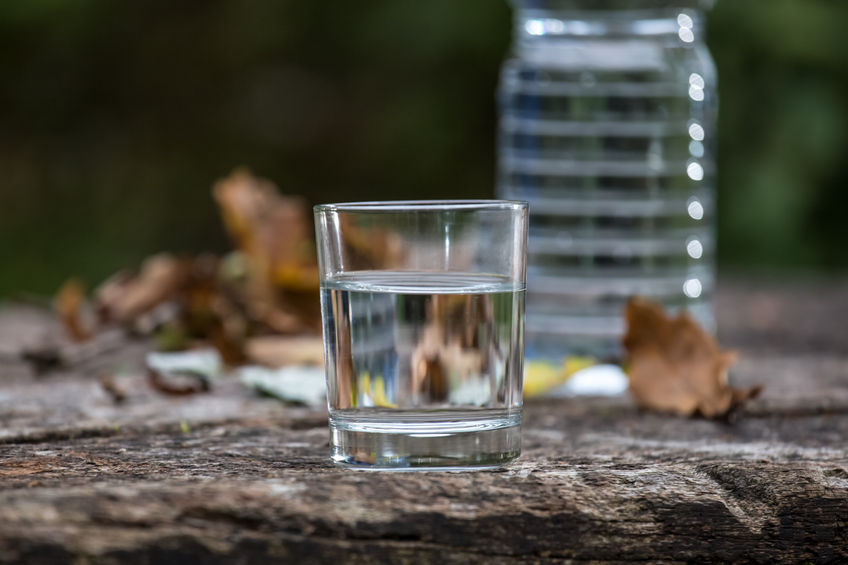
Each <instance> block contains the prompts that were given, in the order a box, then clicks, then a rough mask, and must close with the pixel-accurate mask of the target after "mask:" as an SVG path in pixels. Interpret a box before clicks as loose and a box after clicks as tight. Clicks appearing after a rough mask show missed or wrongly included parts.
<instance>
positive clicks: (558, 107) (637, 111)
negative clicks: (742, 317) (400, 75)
mask: <svg viewBox="0 0 848 565" xmlns="http://www.w3.org/2000/svg"><path fill="white" fill-rule="evenodd" d="M711 3H712V1H711V0H618V1H615V0H514V1H513V4H514V8H515V16H514V17H515V29H514V38H513V46H512V54H511V56H510V57H509V58H508V59H507V60H506V61H505V63H504V65H503V68H502V72H501V79H500V85H499V89H498V104H499V112H500V121H499V132H498V193H499V196H500V197H502V198H510V199H520V200H527V201H528V202H529V203H530V234H529V246H528V253H529V256H528V272H527V318H526V336H525V337H526V351H527V357H528V360H532V359H540V360H548V361H551V362H552V363H556V364H559V363H561V362H562V360H563V358H566V357H568V356H572V355H576V356H591V357H594V358H595V359H598V360H618V359H619V358H620V338H621V335H622V333H623V330H624V324H623V317H622V314H623V308H624V305H625V303H626V301H627V299H628V298H629V297H630V296H632V295H639V296H643V297H647V298H650V299H653V300H657V301H659V302H661V303H662V304H664V305H665V306H666V307H668V308H670V309H672V310H675V309H679V308H686V309H688V310H689V311H690V312H691V313H692V314H693V315H694V316H695V318H696V319H697V320H698V321H699V322H700V323H701V324H702V325H703V326H704V327H706V328H707V329H710V330H712V329H713V327H714V321H713V308H712V295H713V286H714V279H715V276H714V275H715V268H714V263H713V256H714V249H715V229H714V213H715V202H714V200H715V195H714V183H715V161H714V141H715V137H716V135H715V118H716V111H717V106H718V104H717V95H716V87H717V84H716V72H715V67H714V65H713V61H712V58H711V57H710V53H709V51H708V49H707V47H706V45H705V44H704V29H703V28H704V14H705V11H706V10H707V9H708V8H709V7H710V5H711Z"/></svg>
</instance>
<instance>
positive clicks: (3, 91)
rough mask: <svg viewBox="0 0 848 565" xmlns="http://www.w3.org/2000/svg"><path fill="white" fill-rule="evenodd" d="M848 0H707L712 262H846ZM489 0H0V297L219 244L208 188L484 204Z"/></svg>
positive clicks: (500, 38) (498, 25)
mask: <svg viewBox="0 0 848 565" xmlns="http://www.w3.org/2000/svg"><path fill="white" fill-rule="evenodd" d="M846 21H848V2H845V1H844V0H830V1H828V0H720V1H719V2H718V4H717V7H716V8H715V9H714V11H713V12H712V14H711V16H710V19H709V29H708V42H709V44H710V47H711V49H712V52H713V55H714V57H715V59H716V62H717V64H718V67H719V73H720V79H721V86H720V96H721V118H720V136H721V138H720V144H719V237H720V247H719V261H720V264H721V266H722V267H723V268H725V269H728V270H733V269H734V268H746V269H752V268H758V269H766V270H770V271H774V270H778V271H781V272H785V271H789V270H799V269H804V270H810V269H842V268H845V267H846V266H848V252H846V250H845V247H846V244H848V218H846V216H845V214H846V205H848V191H846V190H844V188H845V185H846V182H847V181H848V172H846V168H845V161H846V159H847V158H848V132H847V131H846V130H847V129H848V128H847V127H846V126H848V48H846V45H845V43H846V42H845V40H844V29H843V28H844V22H846ZM510 32H511V12H510V9H509V6H508V5H507V3H506V2H505V1H503V0H463V1H461V2H457V1H455V0H429V1H427V2H416V1H412V0H374V1H370V2H357V3H353V2H342V1H339V0H333V1H325V2H304V1H302V0H301V1H295V0H239V1H236V0H229V1H224V0H214V1H207V0H204V1H184V2H170V1H165V0H150V1H147V2H143V3H142V2H115V1H114V0H75V1H74V2H68V1H63V0H27V1H22V2H2V3H0V80H1V81H2V85H0V265H2V270H0V273H2V276H0V296H9V295H13V294H14V293H16V292H18V291H20V290H27V291H31V292H37V293H52V292H53V291H54V290H55V289H56V287H57V286H58V285H59V284H60V283H61V281H62V280H64V279H65V278H66V277H67V276H68V275H72V274H76V275H80V276H82V277H83V278H85V279H86V280H88V281H89V283H95V282H99V281H100V280H101V279H103V278H104V277H105V276H107V275H108V274H110V273H112V272H113V271H115V270H116V269H118V268H120V267H124V266H128V265H134V264H136V263H137V262H139V261H140V260H141V259H142V258H143V257H145V256H146V255H148V254H150V253H152V252H155V251H158V250H163V249H165V250H174V251H200V250H213V251H218V250H223V249H226V248H228V243H227V241H226V239H225V237H224V234H223V230H222V228H221V226H220V222H219V220H218V216H217V211H216V209H215V207H214V205H213V203H212V200H211V198H210V196H209V188H210V185H211V184H212V182H213V181H214V180H215V179H216V178H219V177H221V176H224V175H226V174H227V173H229V172H230V171H231V170H232V169H233V168H234V167H236V166H238V165H247V166H249V167H250V168H252V169H253V170H254V171H255V172H256V173H257V174H259V175H261V176H264V177H268V178H270V179H272V180H274V181H275V182H276V183H278V184H279V185H280V187H281V188H282V189H283V191H285V192H288V193H300V194H304V195H306V196H307V197H308V198H309V199H310V200H311V201H313V202H318V201H334V200H360V199H377V198H421V197H425V198H440V197H452V198H456V197H484V198H485V197H491V196H492V192H493V185H494V170H495V151H494V132H495V125H496V114H495V106H494V91H495V85H496V81H497V76H498V70H499V67H500V64H501V61H502V60H503V57H504V55H505V53H506V51H507V48H508V44H509V40H510Z"/></svg>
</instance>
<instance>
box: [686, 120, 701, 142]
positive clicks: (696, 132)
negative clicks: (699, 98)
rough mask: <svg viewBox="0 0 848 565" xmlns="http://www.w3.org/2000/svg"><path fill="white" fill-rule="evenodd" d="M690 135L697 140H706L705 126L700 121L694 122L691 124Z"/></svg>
mask: <svg viewBox="0 0 848 565" xmlns="http://www.w3.org/2000/svg"><path fill="white" fill-rule="evenodd" d="M689 137H691V138H692V139H694V140H695V141H704V127H703V126H702V125H701V124H699V123H698V122H692V124H691V125H690V126H689Z"/></svg>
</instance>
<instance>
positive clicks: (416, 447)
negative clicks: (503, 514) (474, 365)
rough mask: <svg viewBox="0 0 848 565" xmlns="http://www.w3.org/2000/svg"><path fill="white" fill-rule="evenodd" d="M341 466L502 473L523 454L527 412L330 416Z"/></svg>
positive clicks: (336, 458)
mask: <svg viewBox="0 0 848 565" xmlns="http://www.w3.org/2000/svg"><path fill="white" fill-rule="evenodd" d="M330 449H331V450H332V458H333V461H335V462H336V463H338V464H341V465H343V466H346V467H353V468H357V469H371V470H385V471H461V470H479V469H487V468H489V469H491V468H497V467H500V466H502V465H505V464H506V463H508V462H510V461H512V460H513V459H515V458H516V457H518V456H519V455H520V454H521V412H520V411H515V410H513V411H511V412H510V411H507V410H492V409H486V410H466V411H458V410H450V411H435V412H433V411H430V412H423V411H406V410H405V411H379V412H375V411H364V410H351V411H344V412H336V413H334V414H332V415H331V416H330Z"/></svg>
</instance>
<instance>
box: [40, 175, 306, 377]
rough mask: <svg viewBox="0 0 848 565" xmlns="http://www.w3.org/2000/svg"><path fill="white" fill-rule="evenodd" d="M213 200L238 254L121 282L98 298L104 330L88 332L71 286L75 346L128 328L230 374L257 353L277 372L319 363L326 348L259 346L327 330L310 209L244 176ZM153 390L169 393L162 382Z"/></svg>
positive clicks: (73, 283)
mask: <svg viewBox="0 0 848 565" xmlns="http://www.w3.org/2000/svg"><path fill="white" fill-rule="evenodd" d="M213 196H214V199H215V200H216V202H217V203H218V205H219V208H220V210H221V216H222V218H223V221H224V224H225V226H226V228H227V230H228V232H229V233H230V235H231V236H232V238H233V240H234V242H235V244H236V246H237V247H238V251H234V252H232V253H230V254H229V255H227V256H225V257H216V256H214V255H210V254H204V255H200V256H197V257H177V256H174V255H171V254H167V253H161V254H158V255H154V256H152V257H150V258H148V259H147V260H146V261H145V262H144V263H143V264H142V265H141V268H140V269H138V270H137V271H134V270H129V269H126V270H122V271H120V272H118V273H116V274H115V275H113V276H112V277H110V278H109V279H108V280H106V281H105V282H104V283H103V284H101V285H100V287H98V288H97V289H96V291H95V293H94V298H93V303H92V304H91V305H90V306H91V307H92V308H93V310H94V311H95V312H96V313H97V324H93V323H91V324H86V323H85V322H84V316H83V314H84V312H85V310H86V307H88V306H89V305H88V304H87V302H86V298H85V292H84V289H83V287H82V284H81V283H80V282H79V281H77V280H75V279H71V280H69V281H68V282H67V283H65V285H64V286H63V287H62V288H61V289H60V291H59V293H58V294H57V296H56V300H55V308H56V311H57V313H58V314H59V316H60V318H61V319H62V322H63V324H64V327H65V329H66V333H67V334H68V335H69V337H71V338H72V339H73V340H75V341H85V340H88V339H90V338H91V337H92V335H93V334H94V333H95V332H97V331H102V330H103V329H104V328H107V327H111V326H114V325H119V326H123V327H124V328H126V329H127V330H128V331H130V332H133V333H136V334H141V335H153V336H154V337H155V338H156V343H157V345H158V347H159V348H160V349H164V350H172V351H174V350H182V349H187V348H191V347H194V346H197V345H212V346H214V347H215V348H216V349H217V350H218V351H219V353H220V354H221V357H222V358H223V359H224V361H225V362H227V363H228V364H231V365H235V364H239V363H243V362H245V361H247V360H248V350H249V351H250V356H251V357H254V358H256V359H255V360H256V361H260V362H267V363H269V364H272V365H273V364H278V363H279V362H280V361H281V360H284V359H287V358H293V359H303V360H304V361H308V362H315V361H316V358H317V359H318V362H320V355H319V354H316V351H319V349H317V348H316V346H315V342H316V341H317V342H318V343H320V338H317V337H316V338H312V340H311V343H310V345H309V346H308V347H306V348H303V345H304V344H303V343H299V344H298V345H296V346H293V345H292V343H289V342H285V343H282V344H277V345H275V342H273V341H270V342H269V341H261V339H260V338H258V337H257V336H264V335H274V334H298V335H304V334H317V332H318V330H319V329H320V323H321V320H320V314H319V307H318V303H319V299H318V268H317V261H316V257H315V245H314V243H313V239H312V223H311V221H310V219H309V210H308V207H307V205H306V202H305V201H304V200H303V199H301V198H296V197H284V196H281V195H280V194H279V192H278V191H277V189H276V187H275V186H274V185H273V184H272V183H271V182H270V181H267V180H263V179H258V178H255V177H253V176H252V175H250V173H248V172H247V171H245V170H242V169H239V170H237V171H235V172H234V173H233V174H232V175H230V176H229V177H227V178H226V179H223V180H220V181H218V182H217V183H216V184H215V186H214V187H213ZM262 339H265V338H262ZM256 340H259V341H256ZM248 344H251V345H250V347H249V348H248ZM275 347H276V348H277V349H278V350H277V351H275ZM280 347H281V348H282V349H281V350H280ZM263 358H264V360H263ZM152 382H153V384H154V385H155V386H156V387H157V388H159V389H161V390H165V389H168V388H169V384H168V383H167V382H165V381H164V380H163V379H162V378H153V379H152ZM171 388H176V389H180V390H182V389H183V388H184V387H182V386H181V385H178V386H176V387H171ZM188 388H193V387H188Z"/></svg>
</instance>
